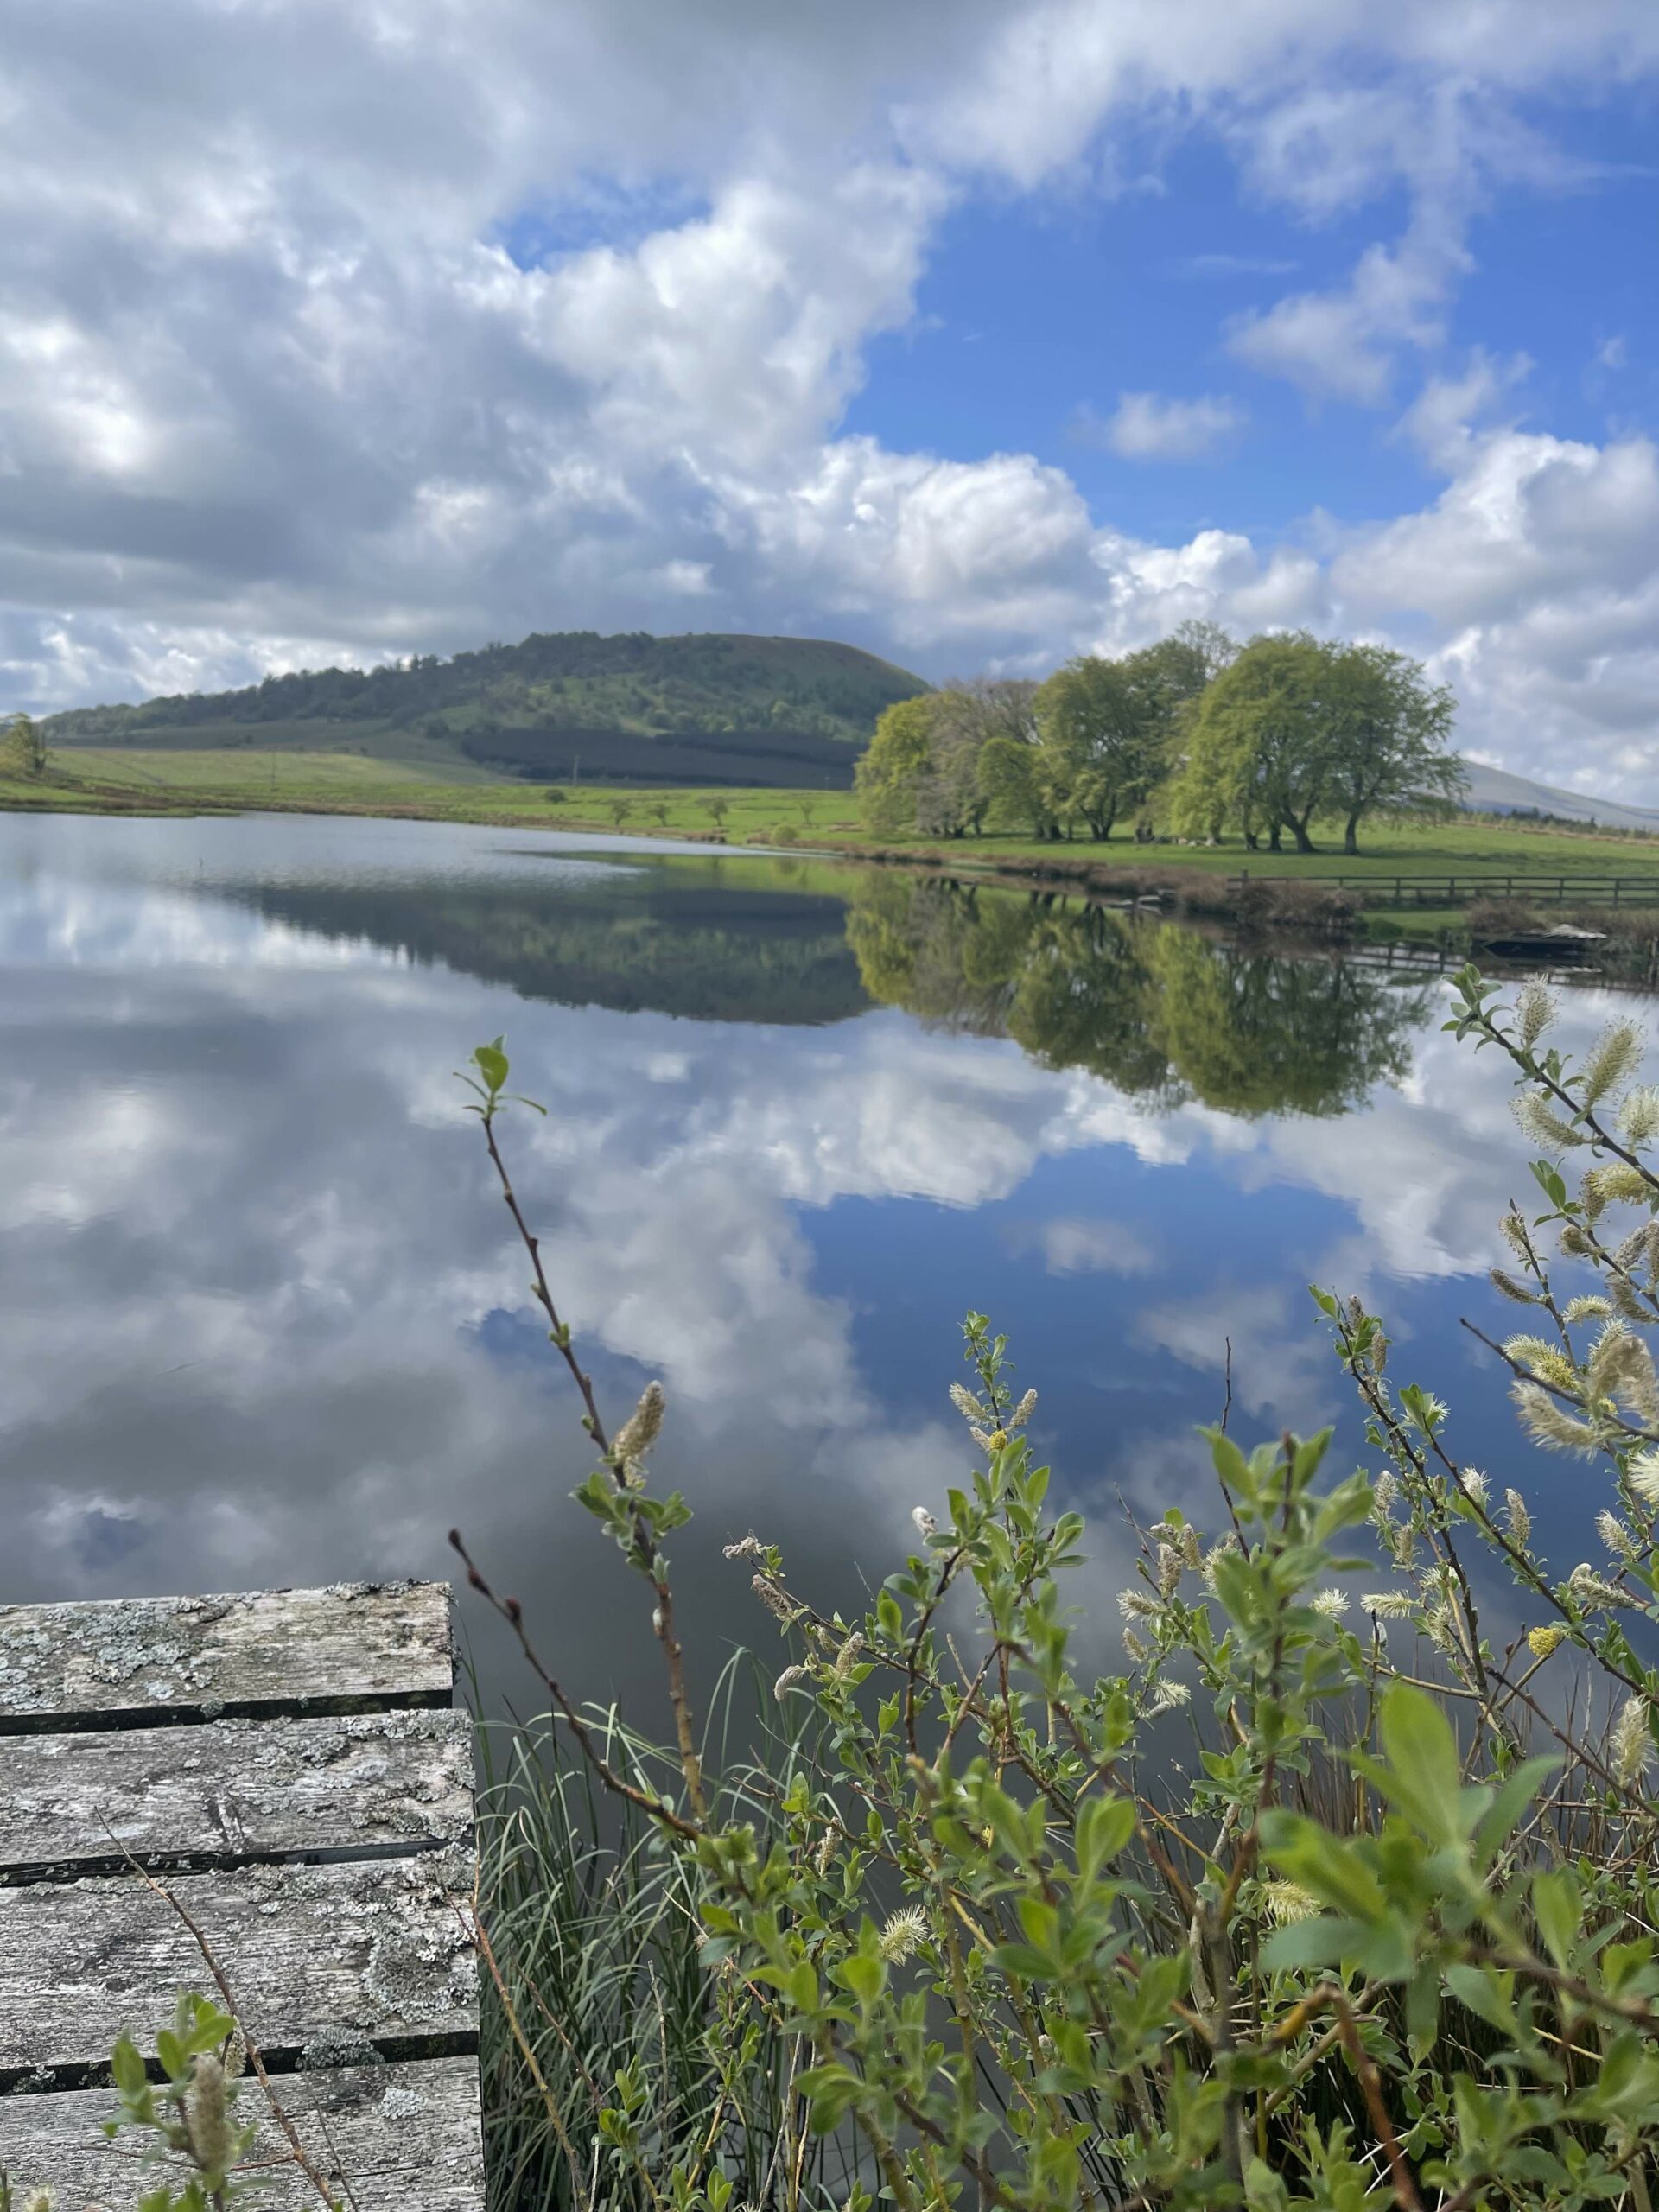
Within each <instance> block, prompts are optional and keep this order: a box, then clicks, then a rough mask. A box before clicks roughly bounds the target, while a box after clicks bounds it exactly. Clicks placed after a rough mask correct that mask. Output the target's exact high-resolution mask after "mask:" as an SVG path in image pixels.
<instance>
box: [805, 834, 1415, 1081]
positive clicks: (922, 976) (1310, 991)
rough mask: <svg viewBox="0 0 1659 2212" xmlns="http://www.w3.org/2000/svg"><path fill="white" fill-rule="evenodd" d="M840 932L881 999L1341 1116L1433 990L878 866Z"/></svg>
mask: <svg viewBox="0 0 1659 2212" xmlns="http://www.w3.org/2000/svg"><path fill="white" fill-rule="evenodd" d="M847 935H848V939H849V943H850V944H851V945H852V948H853V950H854V952H855V955H856V956H857V959H858V967H859V973H860V975H861V977H862V979H863V982H864V988H865V989H866V990H867V991H868V992H869V994H870V995H871V996H872V997H873V998H875V999H878V1000H880V1001H882V1002H883V1003H884V1004H886V1005H889V1006H899V1007H904V1008H905V1009H906V1011H907V1012H909V1013H911V1014H917V1015H918V1016H919V1017H920V1018H921V1019H922V1020H926V1021H931V1022H938V1023H941V1024H944V1026H946V1027H950V1028H952V1029H958V1030H966V1031H969V1032H970V1033H974V1034H976V1035H981V1036H1007V1037H1012V1038H1013V1039H1015V1041H1016V1042H1017V1043H1018V1044H1020V1046H1023V1048H1024V1049H1025V1050H1026V1051H1027V1052H1029V1053H1030V1054H1031V1055H1032V1057H1033V1059H1036V1060H1038V1061H1039V1062H1040V1063H1041V1064H1042V1065H1044V1066H1046V1067H1051V1068H1068V1067H1077V1068H1084V1069H1086V1070H1087V1071H1089V1072H1090V1074H1091V1075H1097V1076H1100V1077H1103V1079H1104V1080H1105V1081H1107V1082H1109V1083H1110V1084H1112V1085H1113V1086H1114V1087H1115V1088H1116V1089H1117V1090H1123V1091H1128V1092H1131V1093H1133V1094H1135V1096H1141V1097H1147V1098H1151V1099H1153V1100H1154V1101H1156V1102H1157V1103H1160V1104H1164V1105H1168V1106H1175V1105H1179V1104H1181V1103H1184V1102H1185V1101H1187V1100H1189V1099H1196V1100H1197V1101H1198V1102H1199V1103H1202V1104H1204V1105H1206V1106H1211V1107H1215V1108H1217V1109H1219V1110H1221V1111H1222V1112H1224V1113H1229V1114H1239V1115H1245V1116H1255V1115H1262V1114H1310V1115H1331V1114H1340V1113H1344V1112H1345V1111H1347V1110H1348V1109H1350V1108H1351V1107H1353V1106H1355V1105H1357V1104H1358V1103H1360V1101H1361V1100H1363V1098H1364V1096H1366V1094H1367V1093H1368V1092H1369V1091H1370V1090H1371V1089H1372V1088H1373V1087H1374V1086H1375V1085H1376V1084H1379V1083H1387V1082H1398V1081H1399V1080H1400V1079H1401V1078H1402V1077H1403V1076H1405V1075H1406V1074H1407V1073H1408V1071H1409V1068H1410V1065H1411V1055H1410V1046H1409V1042H1408V1039H1409V1037H1410V1033H1411V1031H1412V1029H1413V1028H1414V1027H1420V1026H1421V1024H1422V1023H1423V1022H1424V1021H1425V1020H1427V1017H1428V1014H1429V1009H1430V1005H1431V1002H1432V998H1433V988H1434V987H1433V984H1432V983H1430V982H1421V983H1409V984H1407V985H1404V986H1403V987H1402V984H1401V982H1399V981H1398V979H1397V978H1395V977H1390V976H1385V975H1383V974H1382V973H1380V972H1378V971H1376V970H1375V969H1368V968H1366V967H1364V966H1363V965H1361V964H1360V963H1357V962H1354V961H1351V960H1342V959H1331V958H1325V957H1313V956H1308V955H1302V954H1295V953H1288V952H1283V951H1271V952H1264V951H1259V950H1249V951H1246V950H1238V949H1236V948H1235V947H1232V946H1228V945H1224V944H1217V943H1214V942H1213V941H1211V939H1210V938H1206V937H1204V936H1202V935H1200V934H1199V933H1198V931H1195V930H1192V929H1190V928H1186V927H1184V926H1181V925H1177V924H1174V923H1166V922H1161V921H1158V920H1154V919H1152V918H1146V917H1141V916H1135V915H1131V914H1128V913H1123V912H1115V911H1113V910H1111V909H1109V908H1107V907H1103V906H1088V905H1083V904H1079V903H1077V902H1075V901H1071V900H1068V899H1064V898H1060V897H1058V896H1056V895H1053V894H1045V893H1036V894H1033V895H1032V896H1030V897H1028V898H1021V897H1019V896H1017V895H1015V894H1012V893H1006V892H991V891H982V890H976V889H964V888H963V887H961V886H959V885H956V884H950V883H942V882H938V881H935V880H916V879H915V878H901V877H898V876H887V875H880V874H875V873H874V872H873V873H871V874H869V875H868V876H866V877H864V878H863V879H861V881H860V882H859V884H858V886H857V887H856V888H855V891H854V893H853V896H852V899H851V900H850V903H849V912H848V919H847Z"/></svg>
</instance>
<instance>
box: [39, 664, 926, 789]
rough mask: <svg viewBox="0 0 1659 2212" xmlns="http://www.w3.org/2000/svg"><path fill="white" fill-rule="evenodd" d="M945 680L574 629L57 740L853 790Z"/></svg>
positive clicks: (132, 714) (177, 701)
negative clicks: (872, 756)
mask: <svg viewBox="0 0 1659 2212" xmlns="http://www.w3.org/2000/svg"><path fill="white" fill-rule="evenodd" d="M928 688H929V687H928V686H927V684H926V683H925V682H924V681H923V680H922V678H921V677H919V676H912V675H911V674H910V672H909V671H908V670H906V669H902V668H896V667H894V666H893V664H892V663H891V662H889V661H884V660H878V659H877V658H875V656H874V654H873V653H867V652H860V651H859V650H858V648H857V647H856V646H855V645H836V644H835V643H833V642H831V641H830V640H829V639H817V638H747V637H722V636H716V635H711V634H692V635H690V636H687V637H683V638H653V637H650V636H647V635H645V633H644V632H635V633H632V634H629V635H626V636H622V637H615V638H601V637H600V636H598V635H596V634H595V633H594V632H592V631H585V630H583V631H569V632H561V633H556V634H551V635H543V636H537V637H531V638H526V639H524V642H523V643H522V644H521V645H486V646H484V647H483V648H482V649H481V650H480V651H479V652H469V653H456V654H454V656H453V658H450V659H448V660H443V659H440V658H438V656H437V655H436V654H417V655H416V657H415V658H413V659H411V660H408V661H400V662H394V663H391V664H388V665H387V666H385V667H382V668H371V669H357V668H328V669H321V670H316V671H313V670H302V671H300V672H299V673H298V674H296V675H293V676H271V677H266V678H265V680H264V683H256V684H251V685H249V686H248V687H247V688H246V689H245V690H240V691H216V692H189V693H183V694H180V695H177V696H173V697H170V698H162V699H149V700H146V701H145V702H143V704H142V705H139V706H119V707H86V708H78V709H74V710H73V711H72V712H70V713H68V714H62V715H53V716H51V717H50V719H49V720H48V721H47V722H46V724H45V730H46V736H47V741H48V744H51V745H100V746H110V745H152V746H171V747H181V746H188V747H222V746H244V745H246V746H257V747H270V746H281V747H295V748H298V749H302V750H305V751H308V752H331V751H332V752H367V753H376V754H379V755H382V756H384V757H388V758H393V759H404V760H423V761H425V762H426V763H427V764H428V765H429V766H432V767H434V768H435V769H441V768H442V765H443V763H444V760H445V757H446V756H448V760H450V761H451V762H452V763H453V764H454V766H455V767H456V768H457V769H460V768H462V767H463V766H465V767H467V768H469V769H470V771H471V772H473V773H478V772H486V773H489V772H494V773H499V774H506V775H516V776H527V777H531V778H533V779H536V780H537V781H541V782H546V781H552V780H557V779H574V778H575V776H576V775H577V774H578V773H580V774H581V775H582V777H583V778H584V779H592V778H594V777H601V778H606V779H616V780H620V781H624V782H634V783H647V782H649V783H660V784H668V783H673V784H704V783H711V784H785V785H819V786H820V787H822V786H823V785H826V784H836V785H847V784H850V783H851V781H852V772H853V761H854V759H855V756H856V753H858V751H859V750H860V749H861V747H863V745H864V744H865V743H866V742H867V741H868V738H869V734H870V732H871V730H872V728H874V723H875V718H876V716H877V715H879V714H880V712H881V710H882V709H883V708H884V707H888V706H891V705H892V704H893V702H894V701H895V700H898V699H908V698H913V697H914V696H915V695H916V694H917V693H918V691H925V690H927V689H928Z"/></svg>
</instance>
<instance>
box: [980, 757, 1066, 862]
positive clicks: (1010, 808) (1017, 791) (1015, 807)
mask: <svg viewBox="0 0 1659 2212" xmlns="http://www.w3.org/2000/svg"><path fill="white" fill-rule="evenodd" d="M1040 767H1041V760H1040V756H1039V753H1038V749H1037V747H1035V746H1034V745H1029V744H1027V743H1025V742H1024V741H1022V740H1021V739H1020V738H1017V737H992V738H988V739H987V740H986V741H985V743H984V744H983V745H982V746H981V747H980V749H979V756H978V758H977V759H976V761H975V763H974V776H975V779H976V783H977V785H978V787H979V795H980V797H981V798H982V800H983V801H984V804H985V810H986V813H987V814H988V815H990V816H995V817H998V818H999V819H1000V820H1001V821H1002V822H1004V823H1006V822H1007V819H1008V818H1009V817H1013V818H1014V820H1015V821H1016V822H1018V823H1020V825H1021V826H1022V827H1024V828H1027V829H1029V830H1030V831H1031V834H1032V836H1033V837H1052V836H1056V835H1058V829H1057V827H1056V823H1055V821H1054V815H1053V810H1052V808H1051V806H1050V805H1049V803H1048V792H1047V790H1046V787H1045V785H1044V783H1043V779H1042V777H1041V775H1040V773H1039V769H1040Z"/></svg>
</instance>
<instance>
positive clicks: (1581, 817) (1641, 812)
mask: <svg viewBox="0 0 1659 2212" xmlns="http://www.w3.org/2000/svg"><path fill="white" fill-rule="evenodd" d="M1463 766H1464V772H1465V775H1466V776H1467V777H1468V779H1469V783H1468V787H1467V789H1466V790H1465V792H1464V800H1463V803H1464V804H1465V806H1472V807H1475V808H1477V809H1478V810H1479V811H1480V812H1481V813H1483V814H1542V815H1551V816H1554V817H1556V818H1557V819H1558V820H1560V821H1563V822H1596V823H1602V824H1603V825H1604V826H1605V827H1606V828H1608V829H1646V830H1649V831H1653V830H1659V810H1656V809H1655V808H1653V807H1650V806H1626V805H1624V804H1623V802H1622V801H1620V800H1618V799H1614V798H1590V797H1588V796H1587V795H1586V793H1585V792H1583V791H1564V790H1562V789H1561V787H1560V785H1557V784H1539V783H1535V782H1534V781H1533V779H1532V778H1531V777H1530V776H1516V775H1513V774H1511V772H1510V770H1509V769H1507V768H1488V767H1484V766H1482V764H1481V763H1480V762H1479V761H1478V760H1465V762H1464V764H1463Z"/></svg>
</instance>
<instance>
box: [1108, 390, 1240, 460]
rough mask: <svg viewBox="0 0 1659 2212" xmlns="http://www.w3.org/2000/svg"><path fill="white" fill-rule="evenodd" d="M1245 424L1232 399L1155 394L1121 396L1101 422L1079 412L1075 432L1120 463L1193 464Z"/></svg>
mask: <svg viewBox="0 0 1659 2212" xmlns="http://www.w3.org/2000/svg"><path fill="white" fill-rule="evenodd" d="M1247 419H1248V417H1247V414H1246V410H1245V409H1244V408H1243V406H1241V405H1240V404H1239V402H1238V401H1237V400H1236V399H1226V398H1218V397H1215V396H1214V395H1212V394H1206V395H1205V397H1202V398H1199V399H1174V398H1170V397H1166V396H1165V395H1164V394H1162V393H1161V392H1156V391H1126V392H1124V393H1123V394H1122V396H1121V397H1120V398H1119V400H1118V403H1117V405H1116V407H1115V408H1114V409H1113V410H1112V412H1111V413H1110V414H1109V416H1107V417H1106V418H1105V419H1104V421H1102V420H1101V419H1100V418H1099V417H1098V416H1095V415H1093V414H1092V413H1090V411H1089V410H1082V411H1080V413H1079V415H1078V417H1077V423H1076V429H1077V435H1079V436H1081V437H1085V438H1087V439H1089V440H1090V442H1091V443H1095V444H1098V445H1103V446H1104V447H1105V448H1107V450H1108V451H1109V452H1110V453H1115V454H1116V455H1117V456H1118V458H1119V460H1120V461H1198V460H1201V459H1202V458H1203V456H1204V455H1205V454H1207V453H1212V452H1213V451H1214V450H1215V448H1217V446H1218V445H1221V444H1223V443H1224V442H1225V441H1226V440H1227V439H1229V438H1230V437H1231V436H1232V435H1234V433H1235V432H1236V431H1237V430H1240V429H1243V426H1244V423H1245V422H1246V420H1247Z"/></svg>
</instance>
